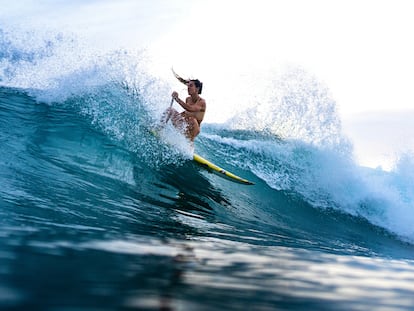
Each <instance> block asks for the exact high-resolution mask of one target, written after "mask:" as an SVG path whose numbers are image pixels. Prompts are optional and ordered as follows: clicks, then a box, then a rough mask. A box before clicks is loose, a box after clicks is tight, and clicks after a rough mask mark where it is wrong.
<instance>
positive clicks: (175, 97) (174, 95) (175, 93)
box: [171, 91, 178, 100]
mask: <svg viewBox="0 0 414 311" xmlns="http://www.w3.org/2000/svg"><path fill="white" fill-rule="evenodd" d="M171 96H172V98H174V99H175V100H177V99H178V93H177V92H175V91H174V92H173V93H172V95H171Z"/></svg>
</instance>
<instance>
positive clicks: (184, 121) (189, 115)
mask: <svg viewBox="0 0 414 311" xmlns="http://www.w3.org/2000/svg"><path fill="white" fill-rule="evenodd" d="M179 78H180V79H179V81H180V82H182V83H184V84H186V85H187V91H188V95H189V96H188V97H187V98H186V99H185V101H183V100H181V99H180V98H179V97H178V93H177V92H175V91H174V92H173V93H172V95H171V96H172V98H173V100H175V101H176V102H177V103H178V104H179V105H180V106H181V107H183V108H184V111H183V112H178V111H177V110H175V109H174V108H172V107H170V108H168V109H167V110H166V112H165V113H164V120H165V121H164V122H165V123H166V122H167V121H168V120H169V119H171V122H172V124H173V125H174V126H175V127H176V128H177V129H179V130H182V131H183V133H184V135H185V136H186V137H187V138H188V139H189V140H191V141H194V138H195V137H196V136H197V135H198V134H199V133H200V125H201V122H202V121H203V118H204V114H205V112H206V101H205V100H204V99H203V98H201V97H200V94H201V91H202V88H203V83H201V82H200V80H198V79H193V80H185V79H183V78H181V77H179ZM177 79H178V77H177Z"/></svg>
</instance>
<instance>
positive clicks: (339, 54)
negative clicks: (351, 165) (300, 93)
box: [0, 0, 414, 166]
mask: <svg viewBox="0 0 414 311" xmlns="http://www.w3.org/2000/svg"><path fill="white" fill-rule="evenodd" d="M0 5H1V7H2V12H0V20H1V21H4V20H7V21H9V22H11V21H13V22H14V23H16V24H20V26H22V25H23V27H24V25H31V26H33V25H36V27H38V28H39V29H41V28H43V29H44V28H53V27H56V28H57V29H60V30H64V29H67V30H68V31H72V32H75V33H78V34H79V36H80V37H86V38H88V40H90V43H91V45H93V46H95V48H99V49H106V48H107V49H113V48H118V47H119V48H121V47H125V48H137V47H144V48H146V49H148V50H149V51H150V54H151V55H152V56H153V57H154V65H153V70H154V73H155V74H157V75H159V76H161V77H165V78H166V77H169V79H173V78H172V76H171V72H170V68H171V66H174V68H175V69H176V70H177V71H178V72H179V73H181V74H183V75H187V76H191V77H199V78H200V79H202V80H204V81H207V82H208V83H205V84H206V87H205V91H206V92H205V93H206V96H210V97H209V98H211V99H213V100H210V107H211V108H212V109H211V110H210V111H217V110H218V109H219V108H218V107H220V110H221V111H222V112H223V113H222V115H221V119H222V120H221V119H220V116H216V117H215V120H218V121H223V120H224V119H225V116H226V115H228V114H229V113H230V111H231V110H232V109H235V106H240V105H241V106H243V105H245V106H248V105H249V103H251V102H252V101H253V100H254V98H255V93H257V92H259V93H260V92H262V93H263V92H265V91H264V90H263V86H261V85H260V84H261V83H262V84H263V79H264V78H265V77H268V76H269V74H270V75H271V74H273V73H275V72H278V71H279V70H281V69H280V68H282V67H283V66H285V65H291V66H298V67H301V68H303V69H304V70H306V71H307V72H309V73H311V74H313V75H314V76H315V77H316V78H317V79H318V80H319V81H321V82H322V83H324V84H325V85H326V86H327V87H328V88H329V90H330V91H331V93H332V97H333V98H334V100H335V101H336V103H337V107H338V110H339V113H340V115H341V119H342V120H343V122H344V128H345V129H346V131H347V134H348V135H350V136H351V139H352V140H353V141H354V142H355V144H356V152H357V153H358V154H359V155H358V156H359V158H360V160H361V162H363V163H365V164H369V165H370V166H375V165H377V164H378V165H381V164H384V163H385V162H384V160H375V161H372V159H373V158H374V156H373V155H370V154H369V153H370V152H373V153H375V154H376V155H377V158H378V159H379V158H381V157H378V154H379V153H381V152H382V153H383V154H382V156H383V158H386V157H387V155H385V154H384V152H385V153H389V151H386V149H387V150H392V152H394V151H395V149H394V148H393V147H392V146H390V144H392V143H393V142H396V141H399V142H401V141H403V142H401V143H399V145H398V152H400V150H403V149H404V148H411V147H412V148H414V143H413V146H411V140H410V141H408V143H409V145H407V144H406V143H405V142H404V141H406V142H407V140H406V139H405V136H402V135H404V133H406V137H407V138H409V134H410V133H413V129H414V128H413V126H411V125H410V124H411V122H409V121H408V120H409V119H408V118H409V117H411V116H412V111H413V110H414V105H413V103H414V92H412V86H411V84H412V81H413V79H412V74H413V72H414V58H413V55H414V44H413V43H412V39H411V37H412V29H414V19H413V18H412V10H411V8H412V5H411V1H409V0H392V1H391V0H347V1H339V0H312V1H309V0H289V1H284V0H254V1H251V0H249V1H246V0H239V1H235V0H193V1H186V0H155V1H150V0H148V1H144V0H142V1H133V0H119V1H109V0H101V1H96V0H89V1H80V0H74V1H70V2H68V1H62V0H54V1H52V0H40V1H34V0H22V1H18V2H15V3H10V2H9V1H6V0H0ZM240 77H242V78H240ZM232 81H237V82H238V83H237V84H235V85H234V84H232V83H231V82H232ZM213 90H217V92H215V93H216V94H222V95H220V96H221V97H220V98H214V96H212V93H214V92H213ZM179 91H183V92H184V91H185V90H179ZM209 92H210V93H209ZM220 101H221V102H222V103H220ZM223 102H224V104H223ZM228 103H230V104H229V105H228ZM214 105H216V110H214ZM226 109H227V110H226ZM390 112H393V113H392V114H390ZM364 116H365V117H366V118H368V117H369V119H370V122H365V119H364ZM390 116H392V117H394V119H393V120H391V121H390ZM384 118H385V119H384ZM364 122H365V124H366V126H365V127H364ZM384 122H385V123H387V122H388V123H387V126H381V124H383V123H384ZM385 123H384V124H385ZM369 124H371V125H372V126H374V125H373V124H375V128H376V129H377V130H376V131H372V130H370V129H372V128H373V127H371V128H367V126H368V125H369ZM393 133H394V136H393ZM385 134H386V135H385ZM385 136H386V137H389V141H387V143H386V144H384V142H383V141H381V137H385ZM373 141H374V143H375V144H376V148H373V147H372V144H373ZM369 144H370V145H371V147H369V148H367V147H366V146H368V145H369ZM381 145H383V146H384V147H386V148H382V150H381ZM385 145H386V146H385ZM374 149H375V151H373V150H374ZM363 158H365V159H363ZM370 161H371V162H370ZM387 165H388V166H390V163H389V161H388V163H387Z"/></svg>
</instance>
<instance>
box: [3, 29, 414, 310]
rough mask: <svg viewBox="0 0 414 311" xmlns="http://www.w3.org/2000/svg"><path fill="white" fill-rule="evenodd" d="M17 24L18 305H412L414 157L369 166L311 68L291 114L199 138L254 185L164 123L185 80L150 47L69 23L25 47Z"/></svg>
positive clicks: (12, 141) (14, 188) (14, 204)
mask: <svg viewBox="0 0 414 311" xmlns="http://www.w3.org/2000/svg"><path fill="white" fill-rule="evenodd" d="M6 26H7V25H6ZM6 26H5V28H3V29H0V61H1V63H0V64H1V72H0V84H1V87H0V142H1V148H0V186H1V187H0V309H4V310H72V309H73V310H135V309H138V310H158V309H163V310H361V309H362V310H368V309H371V310H377V309H385V310H410V309H412V307H413V305H414V298H413V297H414V295H413V294H414V286H413V284H414V256H413V250H414V246H413V241H414V232H413V229H412V220H413V217H414V213H413V210H412V206H413V191H412V185H413V177H414V173H413V172H414V171H413V167H414V166H413V164H412V163H413V162H412V159H411V158H410V156H409V155H407V156H406V157H405V158H403V159H402V160H401V161H400V163H399V164H398V165H397V166H396V168H395V170H393V171H390V172H387V171H383V170H381V169H370V168H366V167H361V166H359V165H358V164H357V163H356V162H355V161H354V160H353V156H352V146H351V145H350V143H349V142H348V141H347V140H346V139H345V138H344V137H342V136H341V128H340V122H339V121H338V116H337V114H336V111H335V102H334V101H333V100H331V98H330V97H329V96H328V95H326V90H325V88H324V87H322V86H321V85H320V84H319V83H316V82H315V79H314V78H312V77H311V76H310V75H307V74H306V73H305V72H303V71H295V70H294V71H293V72H288V73H286V75H285V80H284V84H276V85H274V87H275V88H277V89H278V91H279V92H281V93H280V94H282V95H283V96H282V95H280V94H279V95H278V96H279V97H278V98H279V100H280V107H279V109H278V110H277V111H278V113H282V116H284V117H286V118H285V119H286V120H285V121H283V118H281V115H278V116H276V115H271V111H268V112H269V114H268V118H267V119H261V121H263V123H262V124H263V127H264V128H263V129H258V128H257V127H256V128H253V127H252V126H251V122H249V118H253V119H254V118H256V117H257V115H255V113H257V111H256V112H254V111H248V112H245V113H244V114H243V113H241V114H238V115H236V116H234V117H233V118H231V119H230V120H229V121H228V122H224V123H219V122H208V120H207V121H206V122H205V123H203V128H202V133H201V135H200V136H199V137H198V138H197V140H196V142H195V150H196V151H197V153H199V154H200V155H202V156H203V157H205V158H207V159H209V160H211V161H213V162H214V163H217V164H218V165H220V166H222V167H224V168H225V169H227V170H229V171H232V172H234V173H236V174H238V175H240V176H242V177H244V178H247V179H249V180H251V181H253V182H254V183H255V185H254V186H244V185H240V184H236V183H232V182H229V181H227V180H225V179H221V178H220V177H218V176H216V175H213V174H210V173H209V172H207V171H205V170H204V169H203V168H200V167H198V166H196V165H195V164H194V163H193V162H192V161H191V160H190V158H191V147H190V146H189V144H188V142H186V141H185V139H183V137H181V136H180V134H179V133H177V132H175V131H174V129H172V128H171V127H167V128H166V129H165V131H164V132H163V134H162V136H161V139H157V138H155V137H153V136H152V135H150V134H149V129H150V128H151V127H152V126H153V125H154V123H155V122H157V120H158V118H159V117H160V114H161V112H162V110H163V109H164V108H165V107H167V106H168V104H169V94H170V87H169V85H168V82H167V81H164V80H163V79H162V78H160V77H157V76H156V75H154V74H150V73H149V71H150V70H149V69H151V65H150V64H148V63H146V62H145V61H144V59H145V57H144V56H142V55H141V54H134V53H132V52H130V51H124V50H122V51H121V50H115V51H111V52H110V53H107V54H102V55H100V57H99V58H96V57H95V56H96V55H93V56H90V55H86V56H85V55H83V57H80V56H79V55H77V49H78V46H77V44H78V43H77V41H76V39H73V37H72V36H69V37H68V36H66V35H62V34H60V35H59V34H55V36H54V37H53V38H51V39H50V40H49V41H48V40H46V41H44V40H43V39H36V40H37V41H36V42H37V45H32V46H24V47H23V46H22V45H21V44H20V41H21V39H22V38H23V37H24V36H25V35H24V34H27V33H26V32H21V30H13V31H12V30H10V28H7V27H6ZM35 37H36V36H35ZM68 51H69V52H71V53H67V52H68ZM64 52H65V53H67V54H72V57H73V55H75V56H76V58H77V59H79V62H71V63H70V64H71V65H70V66H69V67H67V66H66V65H64V66H63V65H62V64H61V65H59V64H60V62H59V60H61V61H62V63H65V60H64V59H63V54H65V53H64ZM65 55H66V54H65ZM121 64H122V66H121ZM132 76H133V79H132V78H131V77H132ZM205 83H206V82H205ZM269 83H270V81H269ZM294 107H295V109H293V108H294ZM262 108H263V109H266V107H265V106H263V107H262ZM299 108H300V109H299ZM316 108H317V109H316ZM269 115H270V117H269ZM252 116H253V117H252ZM275 120H278V122H284V123H283V124H281V123H278V126H279V127H278V129H279V132H278V129H277V128H275V127H273V125H274V121H275ZM292 124H299V125H300V130H298V127H293V126H292ZM305 124H306V125H307V126H308V127H307V128H306V130H305ZM286 129H288V130H289V131H290V132H291V133H293V132H295V133H294V134H295V135H293V136H294V137H293V136H292V137H286V136H283V135H282V134H283V133H286Z"/></svg>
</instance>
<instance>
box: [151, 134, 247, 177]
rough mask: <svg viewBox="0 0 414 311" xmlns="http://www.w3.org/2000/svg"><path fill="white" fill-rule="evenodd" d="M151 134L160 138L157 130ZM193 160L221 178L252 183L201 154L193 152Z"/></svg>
mask: <svg viewBox="0 0 414 311" xmlns="http://www.w3.org/2000/svg"><path fill="white" fill-rule="evenodd" d="M149 132H150V133H151V135H153V136H155V137H157V138H160V136H159V132H158V130H155V129H152V130H150V131H149ZM193 161H194V162H195V163H196V164H198V165H200V166H201V167H203V168H205V169H207V170H208V171H209V172H211V173H214V174H216V175H217V176H220V177H222V178H225V179H227V180H230V181H233V182H236V183H239V184H243V185H254V183H253V182H251V181H249V180H247V179H244V178H242V177H240V176H237V175H236V174H233V173H231V172H229V171H226V170H225V169H223V168H221V167H220V166H218V165H216V164H214V163H212V162H210V161H208V160H207V159H205V158H203V157H202V156H200V155H198V154H196V153H193Z"/></svg>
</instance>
